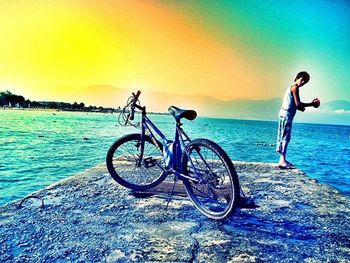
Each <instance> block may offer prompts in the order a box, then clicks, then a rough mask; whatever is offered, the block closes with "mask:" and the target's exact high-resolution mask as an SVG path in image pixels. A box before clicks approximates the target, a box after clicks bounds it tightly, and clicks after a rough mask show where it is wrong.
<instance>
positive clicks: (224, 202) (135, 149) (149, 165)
mask: <svg viewBox="0 0 350 263" xmlns="http://www.w3.org/2000/svg"><path fill="white" fill-rule="evenodd" d="M140 94H141V92H140V91H138V92H137V93H136V94H134V93H132V96H131V97H130V98H129V99H128V101H127V105H126V106H125V107H124V108H123V110H122V112H121V114H120V115H119V123H120V124H122V125H133V126H135V127H139V126H140V128H141V132H140V133H133V134H128V135H125V136H123V137H121V138H119V139H118V140H117V141H115V142H114V143H113V144H112V146H111V147H110V149H109V150H108V153H107V156H106V164H107V168H108V171H109V173H110V175H111V176H112V178H113V179H114V180H115V181H117V182H118V183H119V184H121V185H122V186H124V187H127V188H129V189H132V190H136V191H142V190H147V189H150V188H153V187H155V186H157V185H159V184H160V183H162V182H163V180H164V179H165V178H166V177H167V176H169V175H171V174H173V175H175V176H174V178H175V180H177V179H179V180H182V182H183V185H184V186H185V189H186V192H187V195H188V196H189V198H190V200H191V201H192V203H193V205H194V206H195V207H196V208H197V209H198V210H199V211H200V212H201V213H202V214H204V215H205V216H207V217H209V218H211V219H216V220H223V219H225V218H227V217H228V216H230V215H231V214H232V213H233V212H234V211H235V209H236V207H237V206H238V202H239V195H240V186H239V180H238V176H237V173H236V170H235V167H234V166H233V164H232V162H231V159H230V158H229V157H228V155H227V153H226V152H225V151H224V150H223V149H222V148H221V147H220V146H219V145H218V144H216V143H214V142H213V141H211V140H208V139H203V138H200V139H194V140H191V139H190V138H189V136H188V135H187V134H186V133H185V132H184V130H183V128H182V125H183V124H182V123H181V120H182V119H183V118H184V119H187V120H190V121H191V120H194V119H195V118H196V117H197V113H196V112H195V111H194V110H184V109H180V108H177V107H175V106H170V107H169V109H168V111H169V112H170V114H171V115H172V116H173V117H174V118H175V121H176V125H175V137H174V140H169V139H167V138H166V137H165V135H164V134H163V133H162V132H161V131H160V130H159V129H158V127H157V126H156V125H155V124H154V123H152V121H151V120H150V119H149V118H148V117H147V112H146V107H145V106H141V104H140V101H139V96H140ZM137 110H138V112H137ZM135 112H137V113H141V122H140V123H139V124H136V125H135V124H134V123H133V121H134V117H135ZM155 134H157V135H158V137H159V138H160V139H161V141H159V140H158V139H157V138H156V136H155ZM174 186H175V181H174ZM174 186H173V189H174ZM172 191H173V190H172ZM171 194H172V192H171ZM170 196H171V195H170Z"/></svg>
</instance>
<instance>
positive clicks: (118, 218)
mask: <svg viewBox="0 0 350 263" xmlns="http://www.w3.org/2000/svg"><path fill="white" fill-rule="evenodd" d="M234 165H235V167H236V170H237V172H238V174H239V178H240V183H241V186H242V189H243V190H244V192H245V193H246V194H247V195H248V196H254V200H255V203H256V204H257V205H258V207H257V208H255V209H237V211H236V212H235V214H234V215H232V217H230V218H229V219H227V220H225V221H223V222H217V221H213V220H209V219H207V218H206V217H204V216H203V215H201V214H200V213H199V212H198V211H197V210H196V209H195V208H194V207H193V206H192V204H191V203H190V202H189V199H188V198H187V197H186V196H181V195H177V196H174V197H173V199H172V201H171V202H170V204H169V207H168V209H166V204H167V194H161V193H157V194H155V195H143V196H139V197H140V198H136V197H135V196H133V195H131V194H130V191H129V190H128V189H125V188H123V187H121V186H120V185H118V184H117V183H116V182H114V181H113V180H112V179H111V177H110V176H109V174H108V172H107V171H106V168H105V165H100V166H97V167H94V168H92V169H90V170H88V171H85V172H83V173H80V174H78V175H76V176H74V177H71V178H68V179H65V180H63V181H61V182H58V183H56V184H54V185H51V186H49V187H47V188H45V189H43V190H40V191H38V192H36V193H33V195H35V196H39V197H40V198H42V199H43V200H44V203H45V206H44V207H42V208H40V207H39V206H23V207H22V208H21V209H17V205H18V202H17V201H16V202H12V203H9V204H7V205H5V206H3V207H0V226H1V227H0V262H21V261H30V262H59V261H72V262H100V261H106V262H140V261H141V262H157V261H164V262H262V261H263V262H265V261H272V262H276V261H277V262H300V261H310V262H324V261H329V260H333V261H335V262H337V261H343V262H346V261H348V260H349V259H350V234H349V229H350V199H349V198H348V197H346V196H344V195H342V194H340V193H339V192H338V191H337V190H335V189H333V188H331V187H329V186H326V185H322V184H319V183H317V182H316V181H315V180H312V179H310V178H308V177H307V176H306V175H305V174H304V173H303V172H302V171H300V170H297V169H295V170H279V169H277V168H276V167H275V165H273V164H264V163H243V162H235V163H234ZM178 193H180V191H179V192H178Z"/></svg>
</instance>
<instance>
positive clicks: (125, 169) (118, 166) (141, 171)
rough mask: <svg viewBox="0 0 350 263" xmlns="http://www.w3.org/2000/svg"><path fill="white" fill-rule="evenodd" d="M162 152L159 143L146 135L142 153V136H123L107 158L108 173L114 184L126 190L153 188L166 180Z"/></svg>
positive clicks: (111, 148) (112, 147)
mask: <svg viewBox="0 0 350 263" xmlns="http://www.w3.org/2000/svg"><path fill="white" fill-rule="evenodd" d="M162 148H163V146H162V144H161V143H160V142H158V141H156V140H155V141H153V140H152V139H151V138H150V137H149V136H147V135H145V138H144V150H143V153H141V135H140V134H129V135H126V136H124V137H122V138H120V139H118V140H117V141H116V142H115V143H114V144H113V145H112V146H111V147H110V149H109V151H108V153H107V157H106V164H107V168H108V171H109V173H110V175H111V176H112V178H113V179H114V180H115V181H117V182H118V183H119V184H121V185H123V186H125V187H127V188H129V189H133V190H146V189H149V188H152V187H154V186H156V185H158V184H160V183H161V182H162V181H163V180H164V179H165V177H166V176H167V174H166V173H165V172H164V171H163V169H162V168H161V167H164V161H163V156H162ZM141 156H142V158H141ZM140 158H141V159H140Z"/></svg>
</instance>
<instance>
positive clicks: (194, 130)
mask: <svg viewBox="0 0 350 263" xmlns="http://www.w3.org/2000/svg"><path fill="white" fill-rule="evenodd" d="M149 117H150V119H152V121H153V122H154V123H155V124H156V125H157V126H158V127H159V128H160V129H161V130H162V131H163V132H164V133H165V135H166V136H167V137H169V139H172V137H173V135H174V123H175V122H174V119H173V118H172V117H171V116H170V115H149ZM117 119H118V115H117V114H103V113H83V112H63V111H32V110H0V205H3V204H5V203H7V202H10V201H13V200H17V199H19V198H22V197H24V196H26V195H28V194H30V193H31V192H33V191H36V190H39V189H41V188H43V187H46V186H48V185H50V184H52V183H54V182H57V181H59V180H61V179H63V178H66V177H69V176H71V175H74V174H76V173H78V172H81V171H83V170H86V169H88V168H90V167H93V166H95V165H97V164H100V163H104V162H105V156H106V153H107V151H108V148H109V147H110V145H111V144H112V143H113V142H114V141H115V140H116V139H117V138H119V137H121V136H123V135H125V134H128V133H132V132H137V131H138V130H137V129H135V128H134V127H125V126H121V125H119V124H118V123H117ZM183 127H184V129H185V131H186V132H187V133H188V134H189V136H190V137H191V138H192V139H194V138H199V137H203V138H208V139H211V140H213V141H215V142H217V143H218V144H220V146H222V148H223V149H224V150H225V151H226V152H227V153H228V154H229V156H230V157H231V159H232V160H233V161H247V162H268V163H276V162H277V161H278V155H277V154H276V152H275V144H276V135H277V122H273V121H254V120H234V119H216V118H201V117H199V118H197V119H196V120H194V121H184V125H183ZM288 159H289V160H290V161H291V162H293V163H294V164H295V165H296V166H297V167H298V168H300V169H302V170H303V171H305V173H306V174H307V175H309V176H310V177H312V178H315V179H317V180H318V181H320V182H322V183H326V184H328V185H331V186H333V187H335V188H337V189H339V190H340V191H341V192H343V193H344V194H346V195H349V196H350V126H333V125H319V124H301V123H294V124H293V131H292V141H291V144H290V146H289V149H288ZM305 194H307V193H305Z"/></svg>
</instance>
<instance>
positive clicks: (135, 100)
mask: <svg viewBox="0 0 350 263" xmlns="http://www.w3.org/2000/svg"><path fill="white" fill-rule="evenodd" d="M132 95H133V97H134V99H133V100H132V103H131V111H130V115H129V119H130V120H131V121H132V120H134V114H135V105H136V102H137V101H138V99H139V97H140V95H141V91H140V90H138V91H137V92H136V94H134V92H133V93H132Z"/></svg>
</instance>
